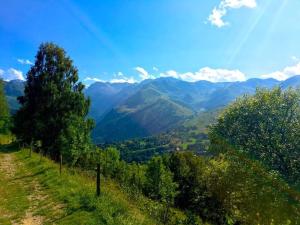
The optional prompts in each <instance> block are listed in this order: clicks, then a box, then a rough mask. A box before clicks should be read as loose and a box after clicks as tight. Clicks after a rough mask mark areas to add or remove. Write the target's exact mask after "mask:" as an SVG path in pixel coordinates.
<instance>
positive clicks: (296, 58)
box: [291, 56, 300, 62]
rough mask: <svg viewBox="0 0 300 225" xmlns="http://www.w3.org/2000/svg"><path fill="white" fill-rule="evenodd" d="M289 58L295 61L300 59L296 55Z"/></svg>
mask: <svg viewBox="0 0 300 225" xmlns="http://www.w3.org/2000/svg"><path fill="white" fill-rule="evenodd" d="M291 59H292V60H293V61H296V62H299V61H300V59H299V58H298V57H297V56H292V57H291Z"/></svg>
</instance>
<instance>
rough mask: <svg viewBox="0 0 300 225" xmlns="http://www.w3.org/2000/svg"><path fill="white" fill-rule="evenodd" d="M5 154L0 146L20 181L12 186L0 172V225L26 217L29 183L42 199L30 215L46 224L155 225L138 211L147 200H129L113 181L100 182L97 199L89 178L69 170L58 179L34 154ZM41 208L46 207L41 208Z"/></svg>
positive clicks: (45, 161)
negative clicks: (100, 188) (13, 166)
mask: <svg viewBox="0 0 300 225" xmlns="http://www.w3.org/2000/svg"><path fill="white" fill-rule="evenodd" d="M2 140H3V138H2ZM4 150H6V149H4V148H3V146H2V147H1V152H0V157H1V159H3V157H6V156H8V155H9V156H10V157H13V158H14V161H15V162H16V161H17V162H18V166H17V169H16V170H17V171H16V176H17V177H18V178H20V179H19V181H18V182H17V183H12V182H10V180H11V179H10V178H5V174H4V173H3V171H2V173H0V178H1V179H0V201H1V203H2V206H1V207H0V218H1V220H0V224H10V222H9V221H11V220H16V219H17V221H20V219H21V218H23V217H25V216H26V214H27V212H28V209H29V205H30V198H28V196H30V192H31V191H32V190H33V189H32V188H34V187H31V186H36V184H34V183H33V184H32V183H30V181H32V179H34V180H35V182H38V184H39V185H40V186H41V188H40V189H41V190H39V191H40V195H41V196H42V197H41V198H40V199H36V201H35V202H37V203H36V204H39V205H40V206H38V207H36V208H35V210H34V211H33V212H32V213H33V214H34V215H37V216H40V217H42V218H43V220H44V223H45V224H47V223H48V224H53V223H54V222H55V223H56V224H72V225H73V224H88V225H92V224H139V225H140V224H145V225H147V224H157V222H156V221H154V220H152V219H151V218H150V216H148V213H146V210H147V211H148V209H147V207H146V208H145V205H146V206H147V204H143V207H144V208H143V209H141V203H145V201H149V200H145V199H144V200H142V201H140V200H141V199H139V201H138V202H139V203H137V202H136V201H134V200H130V199H129V197H128V196H127V195H126V194H124V193H123V192H122V191H121V190H120V188H119V187H118V185H116V184H115V183H114V182H112V181H109V180H107V181H105V182H103V181H102V184H103V183H104V185H102V195H101V197H99V198H96V197H95V194H94V182H93V180H92V179H91V178H89V177H88V176H82V174H80V172H76V171H71V170H69V169H68V170H67V169H65V170H64V171H63V174H62V175H61V176H60V175H59V173H58V171H59V169H58V166H57V165H56V164H54V163H53V162H51V161H50V160H48V159H45V158H42V160H40V156H39V155H37V154H33V155H32V157H31V158H29V157H28V150H22V151H18V152H9V153H8V154H3V151H4ZM11 150H15V149H11ZM23 178H24V179H23ZM27 178H28V179H30V180H28V179H27ZM26 179H27V180H26ZM24 187H25V188H24ZM34 194H36V192H35V191H34ZM43 196H44V197H43ZM143 201H144V202H143ZM138 204H140V205H138ZM43 205H44V206H45V205H46V206H48V207H41V206H43ZM150 205H151V204H150ZM49 207H50V209H49ZM4 215H6V216H4ZM46 222H47V223H46Z"/></svg>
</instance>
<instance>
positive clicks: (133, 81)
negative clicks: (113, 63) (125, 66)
mask: <svg viewBox="0 0 300 225" xmlns="http://www.w3.org/2000/svg"><path fill="white" fill-rule="evenodd" d="M109 82H110V83H130V84H133V83H136V82H137V81H136V80H135V79H134V78H133V77H123V78H121V79H112V80H110V81H109Z"/></svg>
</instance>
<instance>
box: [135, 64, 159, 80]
mask: <svg viewBox="0 0 300 225" xmlns="http://www.w3.org/2000/svg"><path fill="white" fill-rule="evenodd" d="M134 69H135V70H136V71H137V72H138V74H139V76H140V78H141V79H142V80H147V79H154V78H155V77H154V76H153V75H151V74H149V73H148V71H146V70H145V69H144V68H142V67H140V66H137V67H135V68H134Z"/></svg>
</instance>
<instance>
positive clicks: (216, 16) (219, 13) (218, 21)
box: [208, 8, 228, 27]
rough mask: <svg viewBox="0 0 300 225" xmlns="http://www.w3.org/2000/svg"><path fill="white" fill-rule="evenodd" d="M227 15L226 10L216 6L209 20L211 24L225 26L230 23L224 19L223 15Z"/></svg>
mask: <svg viewBox="0 0 300 225" xmlns="http://www.w3.org/2000/svg"><path fill="white" fill-rule="evenodd" d="M225 15H226V10H224V9H223V10H221V9H217V8H214V9H213V11H212V13H211V14H210V15H209V17H208V21H210V22H211V24H213V25H215V26H217V27H224V26H225V25H227V24H228V23H225V22H224V21H223V19H222V17H223V16H225Z"/></svg>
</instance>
